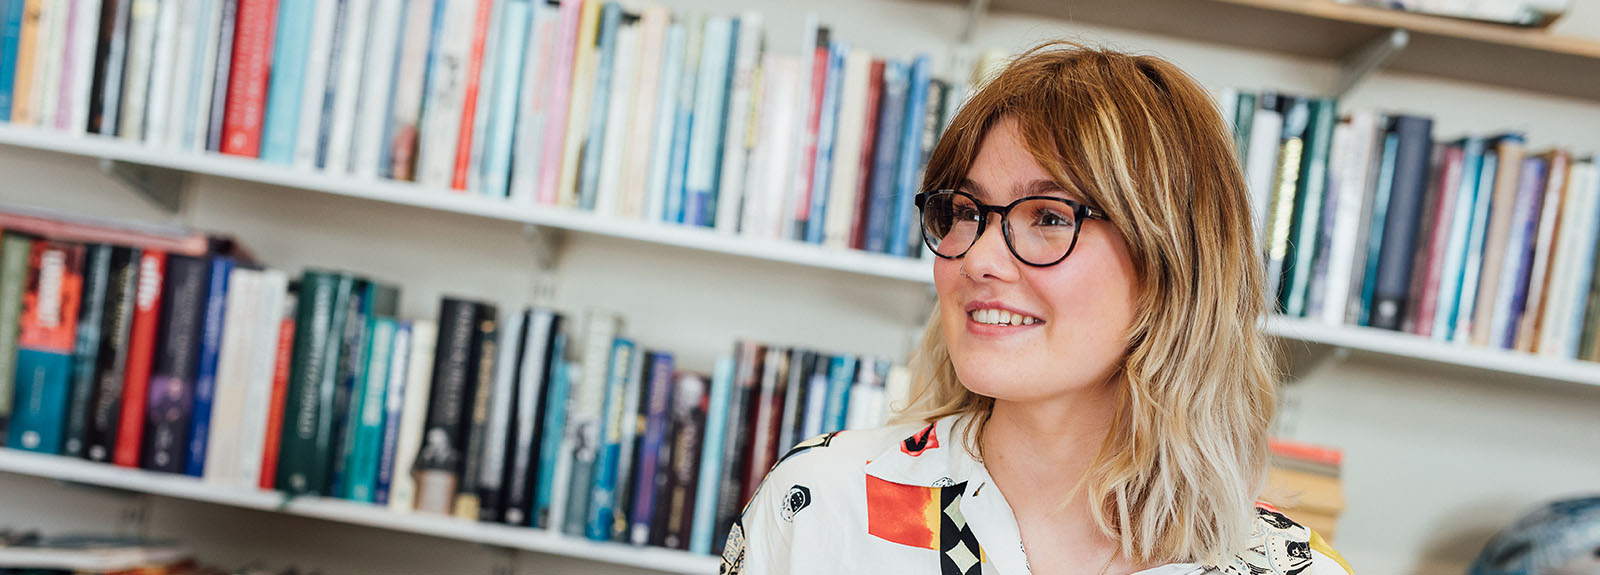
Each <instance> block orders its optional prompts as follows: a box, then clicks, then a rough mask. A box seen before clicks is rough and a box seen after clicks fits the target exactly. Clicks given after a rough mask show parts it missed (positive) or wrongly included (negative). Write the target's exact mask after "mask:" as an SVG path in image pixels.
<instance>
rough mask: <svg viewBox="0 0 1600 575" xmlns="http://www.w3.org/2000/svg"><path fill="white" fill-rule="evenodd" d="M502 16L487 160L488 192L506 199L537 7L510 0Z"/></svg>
mask: <svg viewBox="0 0 1600 575" xmlns="http://www.w3.org/2000/svg"><path fill="white" fill-rule="evenodd" d="M501 18H502V19H503V20H504V23H503V24H502V26H503V28H502V29H501V30H500V45H499V48H500V55H499V57H498V59H497V60H496V63H497V64H498V66H497V69H496V70H495V73H494V76H495V83H494V97H493V102H492V103H491V104H490V110H493V111H492V112H488V111H487V110H486V111H485V112H488V113H491V114H493V115H492V116H489V117H490V118H493V121H491V122H489V123H488V124H487V125H488V127H489V135H488V142H489V143H488V151H489V157H488V158H486V159H485V160H484V162H483V176H482V178H483V183H484V184H483V193H484V195H487V196H491V197H496V198H503V197H506V196H508V195H510V193H511V190H510V186H511V139H512V136H513V135H515V133H516V125H517V121H518V118H517V102H518V100H519V96H520V95H521V88H522V57H523V55H524V54H526V53H527V48H526V45H527V43H528V27H529V26H531V25H532V23H531V22H532V18H533V9H532V7H531V6H529V2H528V0H510V1H509V2H507V3H506V5H505V8H504V9H503V12H502V13H501Z"/></svg>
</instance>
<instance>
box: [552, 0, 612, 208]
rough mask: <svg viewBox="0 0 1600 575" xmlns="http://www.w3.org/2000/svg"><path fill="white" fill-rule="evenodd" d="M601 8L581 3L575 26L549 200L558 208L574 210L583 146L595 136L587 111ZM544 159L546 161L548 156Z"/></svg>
mask: <svg viewBox="0 0 1600 575" xmlns="http://www.w3.org/2000/svg"><path fill="white" fill-rule="evenodd" d="M601 4H602V3H601V2H597V1H585V2H583V7H582V15H581V16H580V17H579V20H578V25H577V26H578V31H577V44H576V47H575V51H576V55H575V56H573V59H572V68H571V70H572V72H571V76H570V78H571V87H570V89H569V90H570V95H569V101H568V102H567V108H566V109H567V123H568V126H566V127H565V128H566V137H565V139H564V140H563V141H562V143H561V144H560V145H561V149H562V151H561V152H560V153H559V154H557V155H556V156H555V160H556V161H557V165H558V166H559V168H558V170H559V172H558V175H559V179H557V180H556V182H555V186H556V187H555V188H554V192H553V193H554V195H553V196H551V199H552V201H553V202H554V203H555V205H559V206H562V207H577V206H578V196H579V191H578V180H579V169H580V168H581V165H580V164H581V162H582V160H583V159H584V156H585V154H584V146H585V145H586V142H587V140H588V139H589V138H592V137H598V136H599V134H595V133H592V132H591V131H590V128H591V127H592V125H593V118H591V117H590V114H593V113H594V111H593V110H590V109H589V106H590V104H592V103H593V100H594V91H595V89H596V81H597V80H596V72H597V68H598V66H599V63H598V62H597V60H598V59H599V43H598V42H599V39H600V38H599V37H600V28H601V11H602V5H601ZM547 153H550V152H547ZM546 158H547V159H549V156H547V157H546ZM542 193H543V192H542V191H541V194H542Z"/></svg>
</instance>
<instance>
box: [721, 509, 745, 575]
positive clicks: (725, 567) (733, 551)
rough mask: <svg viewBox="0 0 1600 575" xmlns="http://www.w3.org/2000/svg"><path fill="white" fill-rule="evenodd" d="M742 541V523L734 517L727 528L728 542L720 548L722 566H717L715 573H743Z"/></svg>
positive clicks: (722, 574)
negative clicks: (730, 525) (731, 523)
mask: <svg viewBox="0 0 1600 575" xmlns="http://www.w3.org/2000/svg"><path fill="white" fill-rule="evenodd" d="M744 543H745V541H744V524H743V522H742V521H741V520H738V519H735V520H734V521H733V527H732V528H730V529H728V544H727V545H725V546H723V548H722V566H721V567H719V568H717V575H740V574H741V573H744Z"/></svg>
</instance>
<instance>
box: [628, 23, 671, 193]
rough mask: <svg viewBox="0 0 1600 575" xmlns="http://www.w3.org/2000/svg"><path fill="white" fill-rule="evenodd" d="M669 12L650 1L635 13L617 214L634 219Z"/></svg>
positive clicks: (644, 178) (646, 171) (649, 152)
mask: <svg viewBox="0 0 1600 575" xmlns="http://www.w3.org/2000/svg"><path fill="white" fill-rule="evenodd" d="M671 20H672V14H671V13H669V12H668V11H667V8H666V7H665V6H662V5H660V4H652V5H650V6H649V7H647V8H645V10H644V13H643V14H642V15H641V16H640V17H639V62H638V64H637V67H638V70H639V77H638V79H637V80H636V81H635V84H634V90H633V93H632V94H631V95H630V96H631V98H632V100H633V103H632V104H630V105H631V106H632V109H633V111H632V112H631V114H632V118H633V119H632V120H631V121H630V122H629V126H628V135H627V140H628V157H627V158H626V159H625V160H624V161H625V162H626V166H624V167H623V170H624V171H623V177H622V192H621V197H620V198H619V199H618V206H617V215H619V216H621V217H623V218H626V219H630V220H637V219H640V218H641V217H643V216H644V203H645V186H646V184H647V183H648V182H649V180H650V160H651V158H653V157H654V152H655V150H654V149H653V147H652V145H653V144H655V141H654V139H653V138H652V136H653V135H654V133H655V129H656V113H657V108H656V103H657V102H658V101H659V100H660V99H661V97H660V94H659V92H658V91H659V90H660V89H661V84H662V82H661V80H662V74H663V73H664V70H663V69H662V59H663V58H664V57H665V56H666V54H665V53H664V51H665V50H666V47H667V46H666V41H667V24H668V23H670V21H671Z"/></svg>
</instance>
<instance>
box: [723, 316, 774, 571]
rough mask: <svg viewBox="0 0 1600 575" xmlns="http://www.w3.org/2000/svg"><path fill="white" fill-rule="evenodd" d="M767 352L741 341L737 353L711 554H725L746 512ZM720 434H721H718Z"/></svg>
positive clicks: (729, 401) (757, 346) (729, 399)
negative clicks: (754, 421)
mask: <svg viewBox="0 0 1600 575" xmlns="http://www.w3.org/2000/svg"><path fill="white" fill-rule="evenodd" d="M765 355H766V350H764V349H762V347H761V346H760V345H757V344H754V343H750V342H740V343H739V344H738V345H737V347H736V351H735V357H737V358H738V361H739V363H738V366H737V367H736V368H735V369H734V376H733V392H732V393H731V394H729V397H728V416H727V430H726V435H725V436H724V437H725V439H724V440H723V441H724V443H723V452H722V477H721V478H719V479H718V486H717V522H716V528H715V530H713V531H712V538H711V547H712V549H711V554H712V555H720V554H722V546H723V544H724V543H725V542H726V541H727V539H728V530H729V528H731V527H732V526H733V522H734V521H735V520H737V519H738V518H739V513H740V511H741V510H742V509H744V503H745V502H744V499H743V495H744V483H745V479H746V477H745V475H746V473H745V472H746V471H748V470H747V469H746V468H747V467H748V465H749V461H750V445H751V443H752V442H751V441H750V439H751V438H750V434H749V433H747V432H746V430H748V429H749V428H750V425H751V421H750V420H751V418H752V417H751V416H752V415H754V412H755V410H754V409H751V405H752V404H753V403H755V395H756V393H757V392H758V391H759V389H760V387H761V373H762V367H763V366H762V365H761V364H762V359H764V356H765ZM717 432H718V433H721V431H717Z"/></svg>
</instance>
